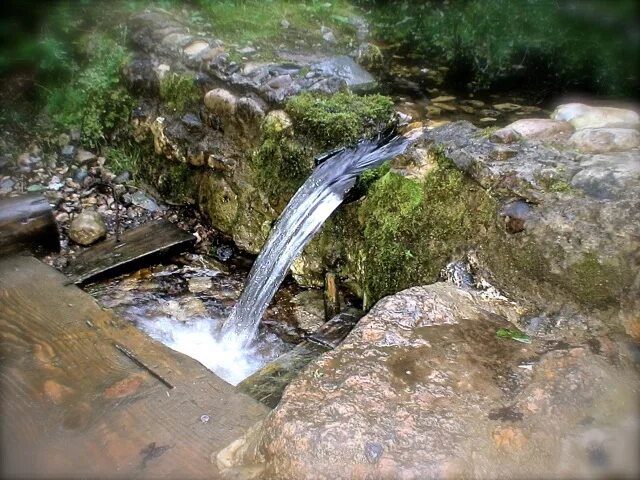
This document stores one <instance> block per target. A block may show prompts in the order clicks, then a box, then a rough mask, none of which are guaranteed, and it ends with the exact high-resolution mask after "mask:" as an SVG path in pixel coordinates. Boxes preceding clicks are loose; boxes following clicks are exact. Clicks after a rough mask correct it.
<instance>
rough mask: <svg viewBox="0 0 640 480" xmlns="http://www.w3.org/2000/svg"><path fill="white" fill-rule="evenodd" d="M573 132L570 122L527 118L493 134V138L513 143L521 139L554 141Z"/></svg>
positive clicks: (497, 140) (500, 141)
mask: <svg viewBox="0 0 640 480" xmlns="http://www.w3.org/2000/svg"><path fill="white" fill-rule="evenodd" d="M571 133H573V127H572V126H571V124H570V123H568V122H562V121H557V120H551V119H548V118H526V119H522V120H517V121H515V122H513V123H511V124H509V125H507V126H506V127H504V128H501V129H500V130H497V131H496V132H494V133H493V135H491V140H492V141H495V142H499V143H512V142H514V141H517V140H519V139H530V140H544V141H554V140H560V139H565V138H567V137H568V136H569V135H571Z"/></svg>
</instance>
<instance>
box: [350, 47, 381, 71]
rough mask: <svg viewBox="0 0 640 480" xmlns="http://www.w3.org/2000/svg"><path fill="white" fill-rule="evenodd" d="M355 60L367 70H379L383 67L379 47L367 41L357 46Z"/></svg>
mask: <svg viewBox="0 0 640 480" xmlns="http://www.w3.org/2000/svg"><path fill="white" fill-rule="evenodd" d="M356 62H358V63H359V64H360V65H362V66H363V67H364V68H366V69H367V70H370V71H372V72H379V71H381V70H382V69H383V68H384V55H383V54H382V50H380V47H378V46H377V45H374V44H373V43H368V42H367V43H363V44H362V45H360V46H359V47H358V51H357V52H356Z"/></svg>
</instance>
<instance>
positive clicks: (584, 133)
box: [569, 128, 640, 153]
mask: <svg viewBox="0 0 640 480" xmlns="http://www.w3.org/2000/svg"><path fill="white" fill-rule="evenodd" d="M569 144H570V145H572V146H573V147H575V148H576V149H577V150H579V151H581V152H583V153H606V152H620V151H625V150H631V149H633V148H637V147H639V146H640V132H639V131H638V130H635V129H631V128H582V129H580V130H578V131H577V132H576V133H574V134H573V135H572V136H571V138H569Z"/></svg>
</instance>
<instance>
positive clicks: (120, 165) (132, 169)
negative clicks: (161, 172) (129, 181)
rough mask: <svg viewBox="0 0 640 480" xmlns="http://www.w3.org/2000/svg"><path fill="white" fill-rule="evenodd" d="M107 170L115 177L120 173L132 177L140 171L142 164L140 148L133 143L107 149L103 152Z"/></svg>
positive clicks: (129, 142)
mask: <svg viewBox="0 0 640 480" xmlns="http://www.w3.org/2000/svg"><path fill="white" fill-rule="evenodd" d="M103 153H104V156H105V158H106V159H107V162H108V164H109V168H110V169H111V171H112V172H114V173H115V174H116V175H117V174H120V173H122V172H129V173H130V174H132V175H133V176H134V178H133V179H134V180H136V178H135V175H136V174H137V172H138V171H139V170H140V168H141V167H140V166H141V163H142V156H143V153H142V150H141V148H140V146H139V145H138V144H137V143H135V142H133V141H128V142H121V143H120V145H118V146H113V147H108V148H106V149H105V150H104V152H103Z"/></svg>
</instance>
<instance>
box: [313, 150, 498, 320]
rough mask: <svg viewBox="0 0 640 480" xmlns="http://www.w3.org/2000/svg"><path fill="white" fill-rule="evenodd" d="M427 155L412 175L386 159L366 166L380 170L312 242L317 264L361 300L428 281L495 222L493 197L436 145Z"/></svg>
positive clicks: (375, 298)
mask: <svg viewBox="0 0 640 480" xmlns="http://www.w3.org/2000/svg"><path fill="white" fill-rule="evenodd" d="M431 160H432V161H433V162H434V166H433V168H432V169H430V170H429V171H428V173H427V174H426V176H425V178H423V179H420V180H414V179H410V178H407V177H404V176H402V175H400V174H398V173H395V172H393V171H389V167H388V166H387V167H385V166H382V167H380V170H379V171H378V172H371V175H375V174H378V175H380V174H381V176H380V177H379V178H378V179H375V180H374V181H373V183H372V184H371V186H370V188H369V191H368V193H367V196H366V197H365V198H364V199H363V200H362V201H361V202H359V203H358V204H352V205H348V206H346V208H342V209H341V210H340V212H339V214H338V215H336V216H335V217H334V218H333V219H332V220H331V221H330V222H329V223H328V224H327V226H326V227H325V229H323V231H322V234H321V236H320V237H319V238H318V240H317V242H316V244H315V248H318V249H319V250H320V251H321V252H322V254H323V255H324V259H325V264H328V265H332V264H333V265H334V268H336V269H338V270H339V271H340V274H341V276H343V277H346V278H347V279H349V280H355V282H354V283H355V284H356V285H355V287H356V288H354V290H355V291H356V293H357V294H358V295H360V296H362V297H363V298H364V303H365V307H370V306H371V305H373V304H374V303H375V302H376V301H378V300H379V299H380V298H382V297H384V296H385V295H388V294H391V293H395V292H397V291H400V290H403V289H405V288H408V287H411V286H414V285H420V284H425V283H431V282H433V281H435V280H436V279H437V277H438V273H439V272H440V270H441V269H442V267H444V265H445V264H446V263H447V262H448V261H449V260H450V259H451V258H453V257H456V256H458V255H461V254H462V253H463V252H465V251H466V250H467V249H469V248H471V247H473V246H474V245H476V244H478V243H479V242H481V241H482V240H483V238H484V236H485V235H487V232H488V231H490V230H491V229H492V228H493V226H494V225H495V218H496V205H495V202H494V201H493V199H492V198H491V197H490V196H489V195H488V194H487V193H486V192H485V191H484V190H483V189H481V188H480V187H478V186H477V185H475V184H474V183H473V182H472V181H471V180H469V179H468V178H467V177H466V176H465V175H464V173H463V172H461V171H460V170H458V169H457V168H456V167H455V166H454V165H453V164H451V163H450V162H449V161H448V160H447V159H446V158H444V156H443V154H442V152H440V151H434V152H433V155H431ZM385 169H386V171H385ZM336 239H337V240H336ZM336 257H339V258H336Z"/></svg>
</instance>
